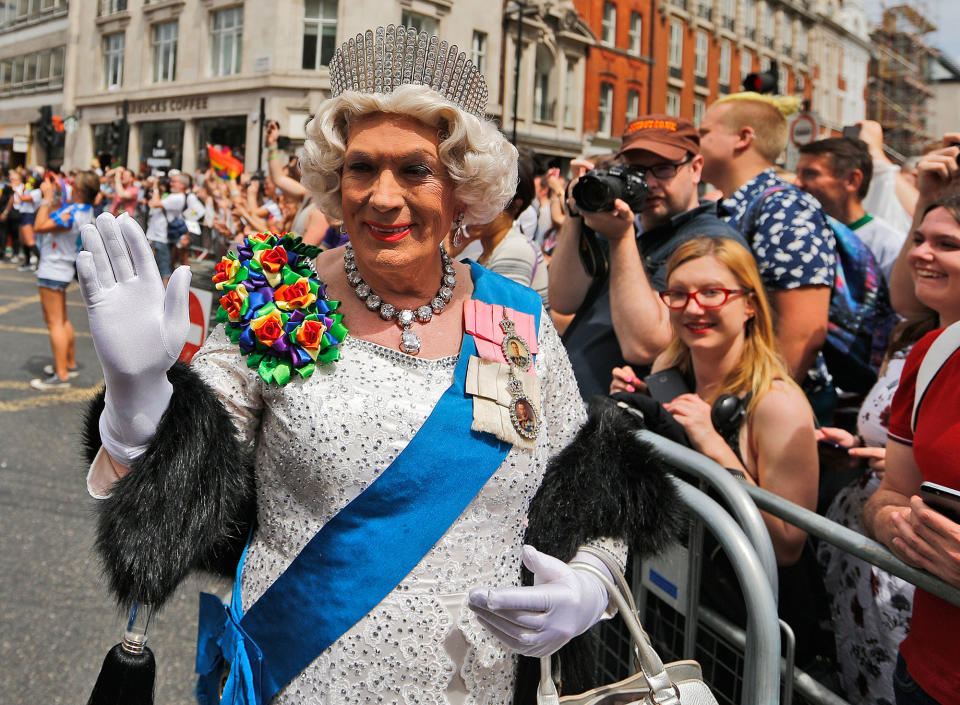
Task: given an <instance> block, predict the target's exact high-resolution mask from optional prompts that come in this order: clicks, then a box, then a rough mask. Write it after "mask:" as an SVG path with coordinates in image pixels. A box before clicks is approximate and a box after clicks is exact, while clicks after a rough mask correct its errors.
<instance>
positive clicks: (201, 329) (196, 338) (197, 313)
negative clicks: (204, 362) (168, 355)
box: [180, 287, 213, 362]
mask: <svg viewBox="0 0 960 705" xmlns="http://www.w3.org/2000/svg"><path fill="white" fill-rule="evenodd" d="M212 304H213V292H210V291H207V290H205V289H194V288H193V287H190V303H189V307H188V308H189V311H190V332H189V333H188V334H187V342H186V343H184V344H183V350H182V351H181V352H180V360H181V362H190V359H191V358H192V357H193V356H194V354H195V353H196V352H197V350H199V349H200V346H201V345H203V341H204V340H206V339H207V322H208V321H209V320H210V306H211V305H212Z"/></svg>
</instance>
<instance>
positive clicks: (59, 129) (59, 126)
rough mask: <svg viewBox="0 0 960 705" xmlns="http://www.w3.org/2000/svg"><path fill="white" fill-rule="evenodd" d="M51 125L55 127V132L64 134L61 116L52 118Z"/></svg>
mask: <svg viewBox="0 0 960 705" xmlns="http://www.w3.org/2000/svg"><path fill="white" fill-rule="evenodd" d="M50 124H51V125H53V131H54V132H63V118H62V117H60V116H59V115H54V116H53V117H52V118H50Z"/></svg>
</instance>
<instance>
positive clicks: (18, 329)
mask: <svg viewBox="0 0 960 705" xmlns="http://www.w3.org/2000/svg"><path fill="white" fill-rule="evenodd" d="M0 330H6V331H10V332H11V333H24V334H33V335H50V331H48V330H47V329H46V328H24V327H23V326H5V325H3V324H2V323H0ZM74 335H76V336H77V337H78V338H89V337H90V334H89V333H88V332H87V331H85V330H75V331H74Z"/></svg>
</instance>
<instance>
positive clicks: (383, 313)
mask: <svg viewBox="0 0 960 705" xmlns="http://www.w3.org/2000/svg"><path fill="white" fill-rule="evenodd" d="M440 260H441V261H442V263H443V276H442V278H441V279H440V290H439V291H437V295H436V296H434V297H433V301H431V302H430V303H429V304H424V305H423V306H420V307H419V308H417V309H416V310H413V309H409V308H405V309H401V310H399V311H398V310H397V307H396V306H394V305H393V304H389V303H387V302H386V301H384V300H383V299H381V298H380V297H379V296H378V295H377V294H375V293H374V292H373V289H371V288H370V285H369V284H367V283H366V282H365V281H364V280H363V277H362V276H360V272H358V271H357V263H356V261H355V259H354V255H353V247H351V246H350V244H349V243H348V244H347V246H346V248H344V250H343V269H344V271H346V273H347V283H348V284H349V285H350V286H352V287H353V293H355V294H356V295H357V298H358V299H360V300H361V301H363V302H364V303H365V304H366V305H367V308H368V309H370V310H371V311H379V312H380V318H382V319H383V320H385V321H396V322H397V325H398V326H400V349H401V350H402V351H403V352H405V353H407V354H408V355H416V354H417V353H418V352H420V338H419V337H417V334H416V333H414V332H413V331H412V330H411V329H410V328H411V327H412V326H413V323H414V321H417V322H419V323H421V324H426V323H429V322H430V319H431V318H433V314H435V313H437V314H439V313H440V312H441V311H443V309H444V308H446V306H447V304H448V303H449V302H450V299H452V298H453V290H454V288H455V287H456V286H457V277H456V276H455V274H454V269H453V262H452V260H451V259H450V257H449V256H448V255H447V251H446V250H444V249H443V245H440Z"/></svg>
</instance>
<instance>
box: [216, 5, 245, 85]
mask: <svg viewBox="0 0 960 705" xmlns="http://www.w3.org/2000/svg"><path fill="white" fill-rule="evenodd" d="M242 51H243V7H242V6H241V7H231V8H229V9H227V10H217V11H216V12H214V13H213V17H212V18H211V22H210V71H211V73H212V74H213V75H214V76H229V75H230V74H232V73H240V62H241V59H242Z"/></svg>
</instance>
